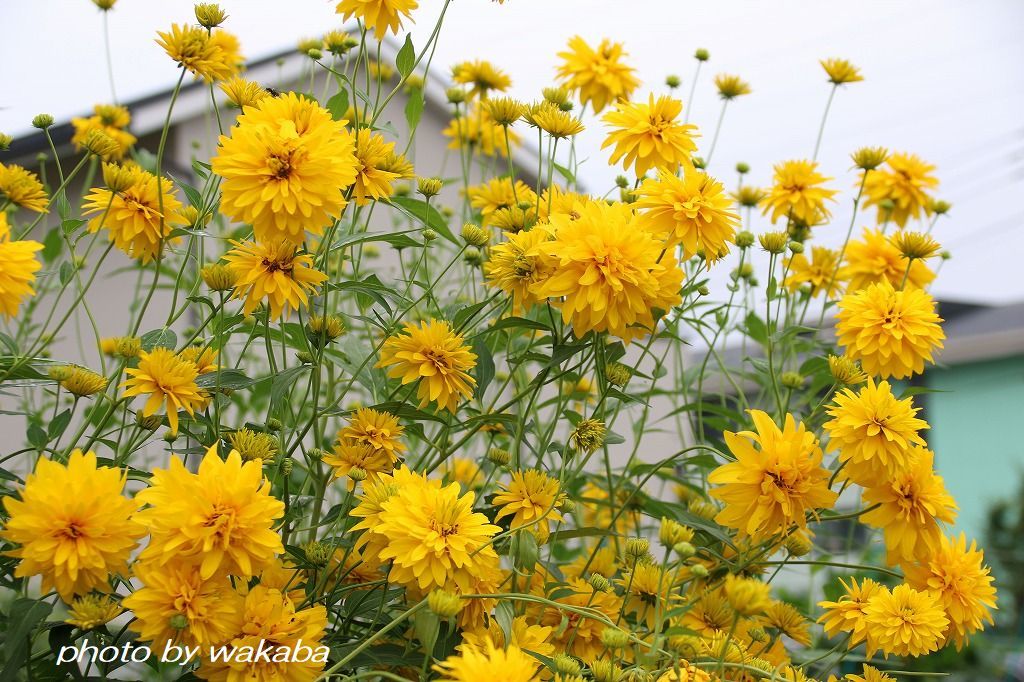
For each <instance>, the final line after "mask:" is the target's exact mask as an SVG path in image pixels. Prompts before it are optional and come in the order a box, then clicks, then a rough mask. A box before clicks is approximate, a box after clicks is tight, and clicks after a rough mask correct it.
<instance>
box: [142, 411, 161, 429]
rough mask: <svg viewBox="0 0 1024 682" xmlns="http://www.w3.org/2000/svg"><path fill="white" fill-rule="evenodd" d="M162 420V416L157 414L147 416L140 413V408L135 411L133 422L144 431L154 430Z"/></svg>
mask: <svg viewBox="0 0 1024 682" xmlns="http://www.w3.org/2000/svg"><path fill="white" fill-rule="evenodd" d="M163 421H164V418H163V416H162V415H159V414H151V415H149V416H148V417H147V416H144V415H143V414H142V411H141V410H140V411H138V412H136V413H135V423H136V424H138V426H139V428H140V429H143V430H145V431H156V430H157V429H159V428H160V425H161V424H163Z"/></svg>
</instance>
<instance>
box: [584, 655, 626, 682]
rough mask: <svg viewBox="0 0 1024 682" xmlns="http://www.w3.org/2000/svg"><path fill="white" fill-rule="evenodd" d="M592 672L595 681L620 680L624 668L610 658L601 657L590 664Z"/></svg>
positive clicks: (614, 681) (610, 681)
mask: <svg viewBox="0 0 1024 682" xmlns="http://www.w3.org/2000/svg"><path fill="white" fill-rule="evenodd" d="M590 674H591V676H592V677H593V678H594V682H619V680H621V678H622V668H620V667H619V666H617V665H615V664H614V663H612V662H611V661H609V660H606V659H600V660H597V661H594V662H593V663H591V664H590Z"/></svg>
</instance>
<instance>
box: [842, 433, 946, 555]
mask: <svg viewBox="0 0 1024 682" xmlns="http://www.w3.org/2000/svg"><path fill="white" fill-rule="evenodd" d="M910 455H911V456H910V461H909V462H908V463H907V465H906V466H904V467H903V468H902V469H900V470H899V471H897V472H895V473H894V474H893V475H892V476H891V477H890V478H889V479H888V480H883V481H881V482H880V483H878V484H877V485H873V486H871V487H869V488H866V489H865V490H864V493H863V498H864V504H865V505H866V506H869V507H873V506H877V508H876V509H872V510H871V511H869V512H868V513H866V514H864V515H863V516H862V517H861V521H862V522H864V523H865V524H867V525H869V526H873V527H875V528H881V529H882V530H883V531H884V533H885V548H886V551H887V559H888V562H889V563H890V564H897V563H904V562H911V561H926V560H928V559H929V558H930V557H932V556H934V555H935V553H936V552H937V551H938V550H939V547H940V545H941V543H942V530H941V528H940V527H939V523H953V521H954V520H955V519H956V509H957V506H956V502H955V501H954V500H953V496H952V495H950V494H949V493H948V492H946V486H945V484H944V483H943V481H942V477H941V476H939V475H937V474H936V473H935V471H934V470H933V469H932V462H933V460H934V454H933V453H932V451H931V450H926V449H925V448H922V447H916V446H915V447H914V449H913V450H912V451H911V453H910Z"/></svg>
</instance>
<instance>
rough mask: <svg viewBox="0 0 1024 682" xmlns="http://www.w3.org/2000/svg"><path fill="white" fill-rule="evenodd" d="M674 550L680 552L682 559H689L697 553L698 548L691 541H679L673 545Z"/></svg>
mask: <svg viewBox="0 0 1024 682" xmlns="http://www.w3.org/2000/svg"><path fill="white" fill-rule="evenodd" d="M672 551H673V552H675V553H676V554H678V555H679V557H680V558H681V559H689V558H690V557H692V556H693V555H694V554H696V553H697V548H696V547H694V546H693V545H691V544H690V543H689V542H677V543H676V544H674V545H672Z"/></svg>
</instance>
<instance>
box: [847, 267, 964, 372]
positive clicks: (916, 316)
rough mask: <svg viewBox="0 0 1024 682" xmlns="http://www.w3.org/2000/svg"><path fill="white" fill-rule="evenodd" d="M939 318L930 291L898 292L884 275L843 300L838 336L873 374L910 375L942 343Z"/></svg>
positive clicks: (909, 290)
mask: <svg viewBox="0 0 1024 682" xmlns="http://www.w3.org/2000/svg"><path fill="white" fill-rule="evenodd" d="M940 322H942V318H940V317H939V316H938V315H936V314H935V301H934V300H933V299H932V297H931V296H930V295H929V294H928V293H927V292H926V291H924V290H923V289H908V290H904V291H896V290H895V289H893V287H892V285H891V284H889V282H888V280H885V281H882V282H879V283H878V284H872V285H871V286H869V287H867V288H866V289H863V290H861V291H858V292H856V293H853V294H846V295H845V296H843V298H842V299H840V300H839V312H838V313H837V314H836V333H837V336H838V339H837V341H838V343H839V345H840V346H844V347H845V349H846V351H845V352H846V355H848V356H849V357H851V358H853V359H854V360H860V364H861V366H862V367H863V368H864V371H865V372H867V373H868V374H871V375H874V376H878V377H881V378H883V379H885V378H888V377H892V378H894V379H905V378H907V377H909V376H913V375H914V374H920V373H921V372H923V371H924V363H925V362H932V353H933V352H935V350H936V349H937V348H942V340H943V339H944V338H946V335H945V334H943V333H942V328H941V327H940V326H939V323H940Z"/></svg>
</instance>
